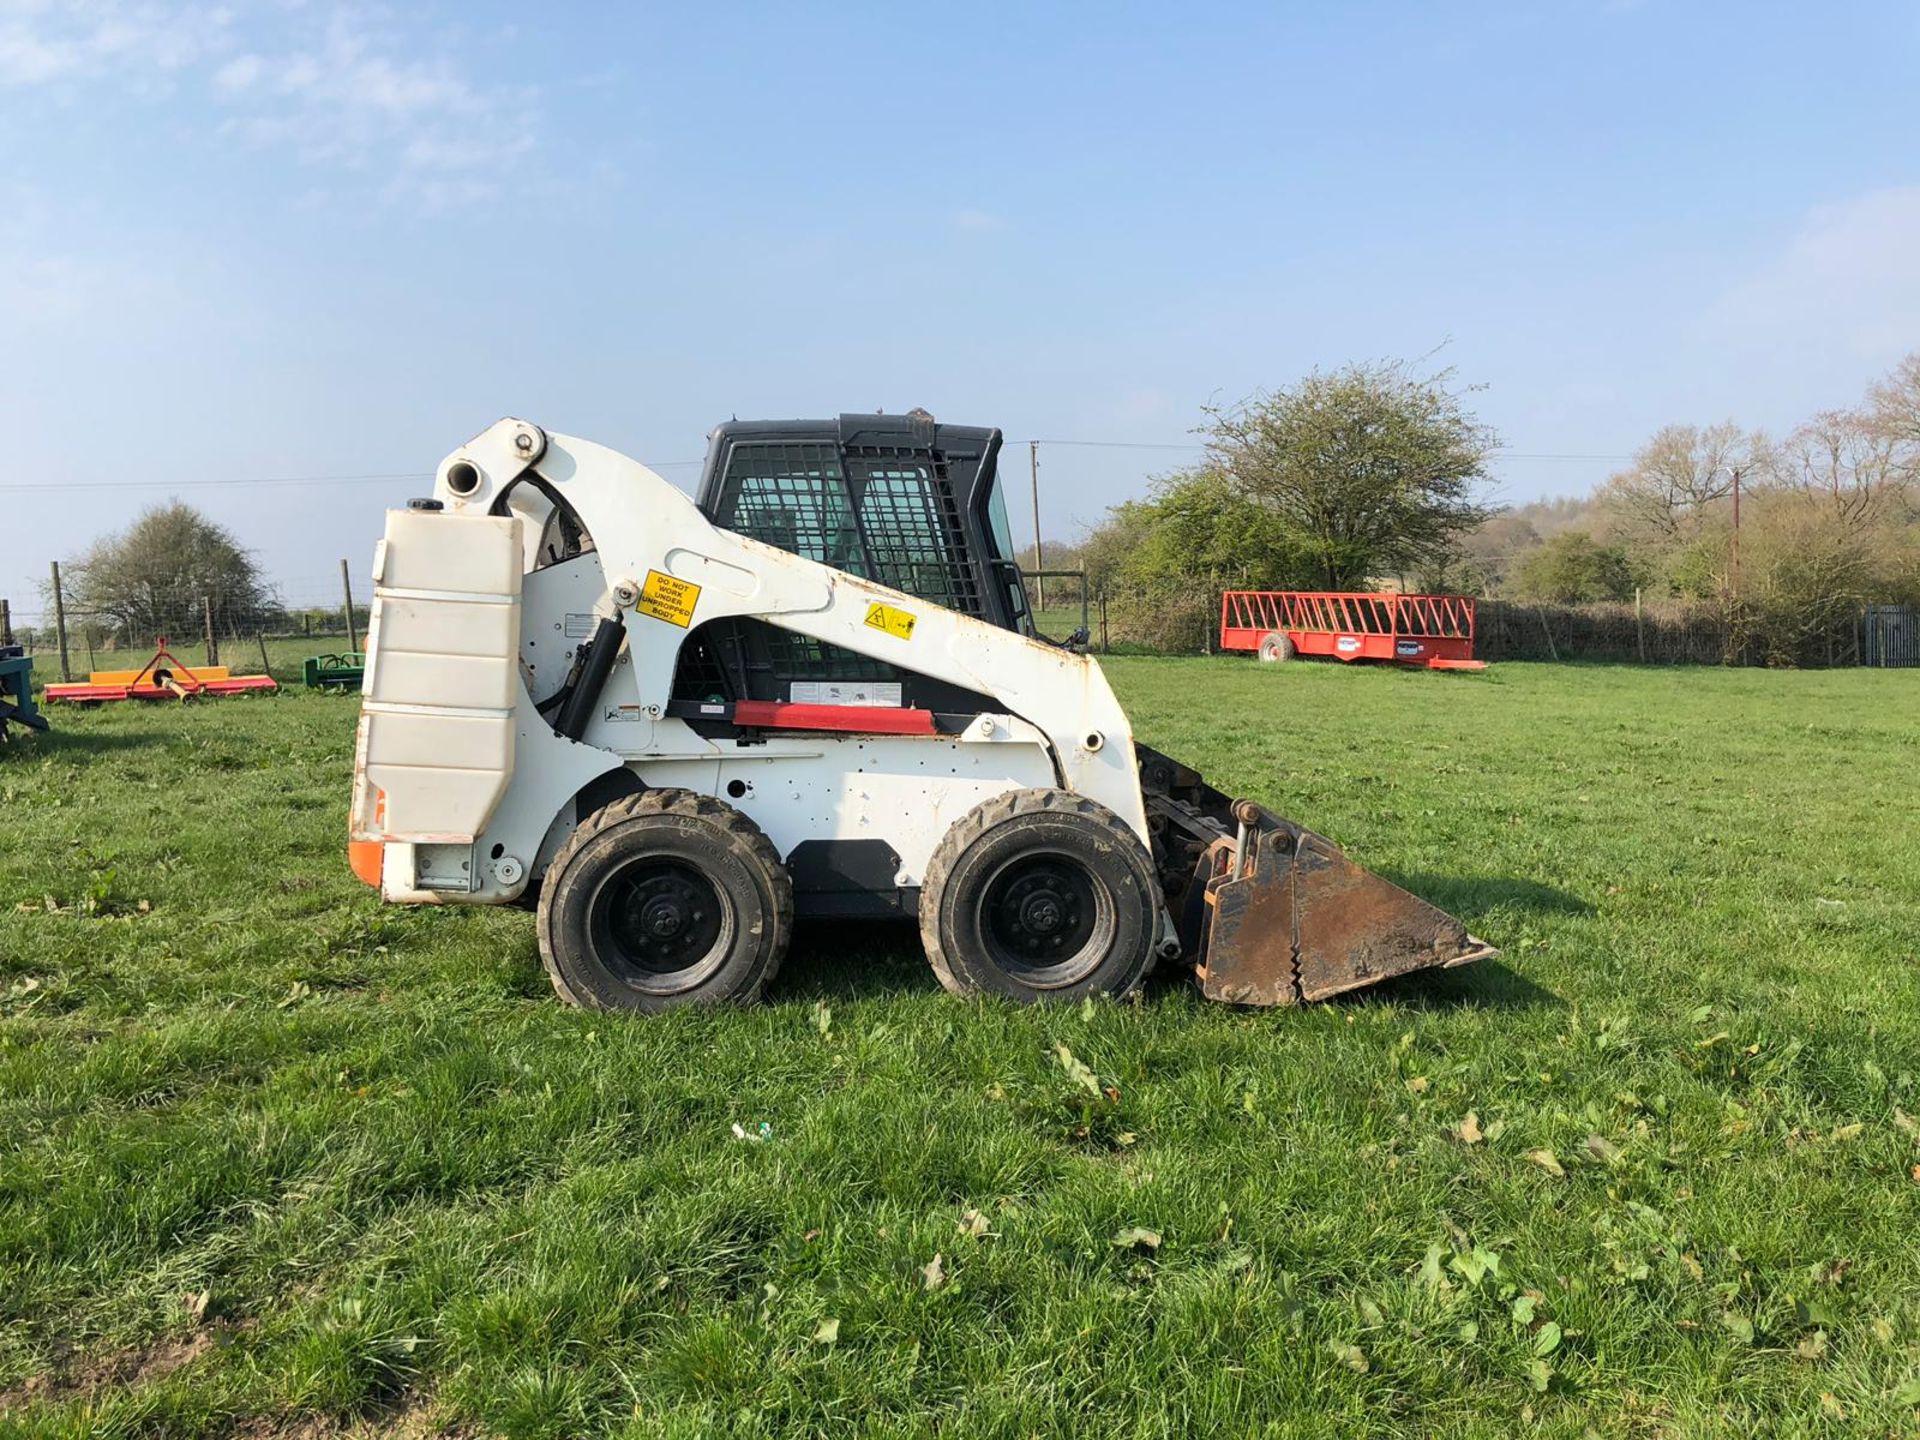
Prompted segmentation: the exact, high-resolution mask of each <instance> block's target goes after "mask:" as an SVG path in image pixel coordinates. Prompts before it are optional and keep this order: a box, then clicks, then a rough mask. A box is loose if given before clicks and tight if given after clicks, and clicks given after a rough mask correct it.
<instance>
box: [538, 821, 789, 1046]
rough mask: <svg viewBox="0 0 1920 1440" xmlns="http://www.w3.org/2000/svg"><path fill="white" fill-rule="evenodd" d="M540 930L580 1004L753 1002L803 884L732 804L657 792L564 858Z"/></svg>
mask: <svg viewBox="0 0 1920 1440" xmlns="http://www.w3.org/2000/svg"><path fill="white" fill-rule="evenodd" d="M539 929H540V956H541V959H542V960H544V961H545V962H546V967H547V973H548V974H549V975H550V976H551V977H552V979H553V988H554V989H555V990H557V991H558V992H559V993H560V995H561V998H563V999H565V1000H568V1001H571V1002H572V1003H573V1004H575V1005H584V1006H589V1007H592V1008H595V1009H603V1010H639V1011H647V1012H652V1011H659V1010H670V1009H673V1008H675V1007H676V1006H680V1005H700V1004H716V1003H719V1002H722V1001H736V1002H743V1003H744V1002H747V1001H751V1000H755V999H758V998H759V995H760V992H761V990H762V989H764V988H765V986H766V984H767V982H768V981H770V980H772V979H773V976H774V973H775V972H776V971H777V970H778V969H779V968H780V961H781V959H782V957H783V956H784V955H785V954H786V949H787V943H788V941H789V940H790V939H791V937H792V934H793V881H792V879H791V878H790V877H789V876H788V874H787V870H786V867H785V866H784V865H782V864H781V863H780V856H779V854H778V852H777V851H775V850H774V848H773V845H772V844H771V842H769V841H768V839H767V837H766V836H765V835H764V834H762V833H761V831H760V827H759V826H757V825H755V824H754V823H753V821H751V820H749V819H748V818H747V817H746V816H745V815H742V814H741V813H740V812H739V811H738V810H736V809H734V808H733V807H732V806H731V805H728V804H726V803H725V802H724V801H721V800H716V799H713V798H712V797H711V796H707V795H696V794H695V793H693V792H692V791H690V790H647V791H643V792H641V793H640V794H638V795H629V796H627V797H625V798H624V799H621V800H616V801H614V802H613V803H612V804H611V805H608V806H606V807H605V808H603V809H601V810H598V811H596V812H595V813H594V814H593V815H591V816H589V817H588V818H587V819H586V820H585V821H583V822H582V823H581V824H580V826H579V828H578V829H576V830H575V831H574V832H573V835H572V838H570V839H569V840H568V841H567V843H566V844H565V845H564V846H562V847H561V849H560V853H559V854H558V855H556V856H554V859H553V864H552V865H551V866H549V867H548V869H547V873H546V877H545V880H544V882H543V883H542V885H541V889H540V908H539Z"/></svg>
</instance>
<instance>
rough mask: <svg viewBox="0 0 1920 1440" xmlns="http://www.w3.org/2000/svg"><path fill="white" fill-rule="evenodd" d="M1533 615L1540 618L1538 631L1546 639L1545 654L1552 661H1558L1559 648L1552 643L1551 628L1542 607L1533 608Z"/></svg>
mask: <svg viewBox="0 0 1920 1440" xmlns="http://www.w3.org/2000/svg"><path fill="white" fill-rule="evenodd" d="M1533 613H1534V614H1536V615H1538V616H1539V617H1540V629H1541V631H1542V632H1543V633H1544V634H1545V635H1546V637H1547V654H1548V655H1549V656H1550V657H1551V658H1552V659H1553V660H1554V661H1556V662H1557V661H1558V660H1559V659H1560V650H1559V647H1558V646H1556V645H1555V644H1554V643H1553V626H1551V625H1549V624H1548V623H1547V612H1546V609H1545V608H1544V607H1543V606H1539V605H1536V606H1534V607H1533Z"/></svg>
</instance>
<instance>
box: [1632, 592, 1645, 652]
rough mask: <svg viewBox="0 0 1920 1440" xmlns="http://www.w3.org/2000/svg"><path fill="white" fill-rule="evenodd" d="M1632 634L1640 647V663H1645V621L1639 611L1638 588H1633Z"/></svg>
mask: <svg viewBox="0 0 1920 1440" xmlns="http://www.w3.org/2000/svg"><path fill="white" fill-rule="evenodd" d="M1633 633H1634V636H1635V638H1636V639H1637V640H1638V641H1639V645H1640V663H1641V664H1642V665H1644V664H1646V663H1647V619H1646V616H1645V615H1643V614H1642V613H1641V611H1640V587H1639V586H1638V585H1636V586H1634V587H1633Z"/></svg>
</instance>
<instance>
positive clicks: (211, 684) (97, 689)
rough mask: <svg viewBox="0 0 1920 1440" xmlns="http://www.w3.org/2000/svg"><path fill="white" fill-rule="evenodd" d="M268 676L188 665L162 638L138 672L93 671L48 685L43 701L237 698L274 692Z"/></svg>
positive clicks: (215, 667) (214, 667) (216, 666)
mask: <svg viewBox="0 0 1920 1440" xmlns="http://www.w3.org/2000/svg"><path fill="white" fill-rule="evenodd" d="M279 688H280V687H279V686H277V685H275V684H274V683H273V677H272V676H271V675H235V674H232V673H230V672H229V671H228V669H227V667H226V666H224V665H197V666H196V665H188V664H187V663H186V662H184V661H183V660H181V659H179V658H178V657H177V656H176V655H175V654H174V653H173V652H172V651H171V650H169V649H167V637H166V636H164V635H162V636H161V637H160V639H159V642H158V648H157V649H155V650H154V652H153V658H152V659H151V660H149V661H147V663H146V664H145V665H142V666H141V667H140V668H139V669H138V670H96V671H94V672H93V673H92V674H91V675H89V676H88V677H87V678H86V679H85V680H76V681H73V682H72V683H70V684H61V685H49V686H47V688H46V692H45V693H46V698H47V699H49V700H64V701H66V702H67V703H68V704H70V705H92V704H97V703H98V702H100V701H102V700H191V699H193V698H194V697H195V696H198V695H238V694H240V693H242V692H244V691H248V690H277V689H279Z"/></svg>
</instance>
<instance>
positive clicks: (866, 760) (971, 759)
mask: <svg viewBox="0 0 1920 1440" xmlns="http://www.w3.org/2000/svg"><path fill="white" fill-rule="evenodd" d="M1021 729H1022V730H1023V731H1027V732H1028V733H1030V734H1031V735H1032V739H1031V740H1030V741H1029V740H1025V739H1024V738H1023V739H1021V740H1013V741H1003V742H1001V743H997V744H982V743H978V742H975V741H971V740H968V739H965V738H963V737H961V736H932V735H867V736H844V737H843V736H831V735H808V736H806V737H804V738H800V737H795V738H794V739H790V740H786V741H785V742H784V743H779V742H770V744H769V746H768V747H766V748H767V749H768V750H769V751H771V753H768V754H765V755H755V754H754V752H753V751H752V750H735V751H732V752H731V753H724V754H722V755H719V756H715V757H712V758H705V759H695V758H688V759H685V760H643V761H639V762H637V763H636V764H635V767H634V768H635V769H636V770H637V771H638V772H639V773H640V774H641V775H642V776H643V777H644V778H645V780H646V782H647V783H648V784H649V785H671V786H677V787H682V788H685V789H688V790H696V791H699V792H700V793H702V794H706V795H716V796H718V797H719V798H720V799H722V800H725V801H726V802H727V803H728V804H729V805H732V806H734V807H735V808H736V809H738V810H741V811H743V812H745V813H746V814H747V815H749V816H751V817H752V819H753V821H754V823H755V824H757V825H758V826H759V827H760V828H761V829H762V830H764V831H766V832H767V838H768V839H769V840H771V841H773V844H774V848H775V849H776V850H778V851H779V852H780V855H781V857H782V858H783V859H784V858H786V857H788V856H790V855H792V854H793V852H794V849H795V848H796V847H797V846H798V845H799V844H800V843H801V842H802V841H805V840H884V841H886V842H887V843H888V844H889V845H891V846H892V847H893V850H894V853H895V854H896V855H898V856H899V867H900V873H899V875H898V876H897V877H896V880H897V883H898V884H901V885H918V884H919V883H920V882H921V879H922V877H923V876H924V875H925V873H926V868H927V861H928V860H929V859H930V858H931V857H932V855H933V850H934V847H935V846H936V845H938V844H939V843H940V840H941V838H942V837H943V836H945V834H946V833H947V830H948V827H950V826H951V825H952V824H953V822H954V821H956V820H958V819H959V818H960V817H961V816H962V815H965V814H966V813H967V812H968V811H969V810H971V809H973V807H974V806H976V805H978V804H980V802H981V801H983V800H989V799H991V798H992V797H994V796H995V795H999V794H1002V793H1004V792H1005V791H1008V790H1014V789H1021V788H1025V787H1029V786H1036V785H1052V784H1054V783H1055V781H1054V774H1053V762H1052V760H1051V759H1050V758H1049V757H1048V754H1047V750H1046V743H1045V738H1044V737H1043V736H1041V735H1040V734H1039V733H1038V732H1037V731H1032V730H1031V727H1027V726H1022V727H1021ZM776 745H777V746H778V748H775V747H776ZM788 747H791V748H788ZM736 791H738V792H739V793H736Z"/></svg>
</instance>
